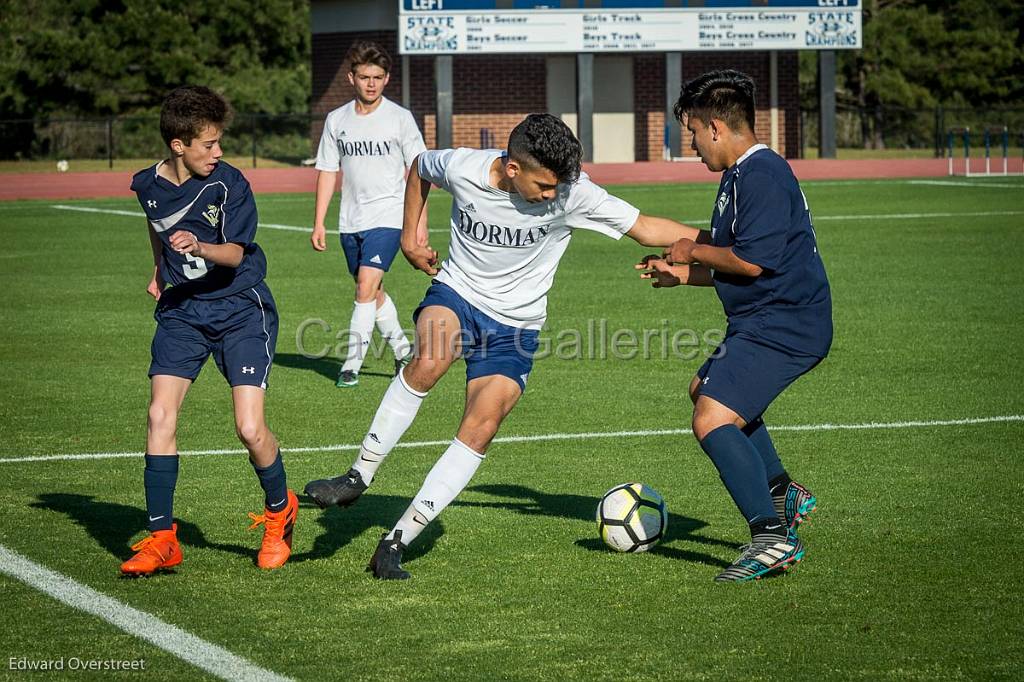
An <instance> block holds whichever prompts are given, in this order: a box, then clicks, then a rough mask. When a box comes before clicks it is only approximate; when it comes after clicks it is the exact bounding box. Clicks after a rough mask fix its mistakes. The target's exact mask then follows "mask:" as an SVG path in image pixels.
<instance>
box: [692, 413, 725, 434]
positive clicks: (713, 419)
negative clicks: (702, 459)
mask: <svg viewBox="0 0 1024 682" xmlns="http://www.w3.org/2000/svg"><path fill="white" fill-rule="evenodd" d="M729 423H730V422H728V421H723V420H722V419H720V418H719V417H718V415H714V414H711V413H709V412H706V411H700V410H694V413H693V424H692V426H693V435H694V437H695V438H696V439H697V440H699V441H701V440H704V438H705V437H707V435H708V434H709V433H711V432H712V431H714V430H715V429H717V428H719V427H720V426H725V425H726V424H729Z"/></svg>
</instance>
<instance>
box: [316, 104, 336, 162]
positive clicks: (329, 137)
mask: <svg viewBox="0 0 1024 682" xmlns="http://www.w3.org/2000/svg"><path fill="white" fill-rule="evenodd" d="M333 123H334V121H333V117H331V116H328V117H327V120H326V121H324V132H323V133H322V134H321V135H320V146H319V147H318V148H317V150H316V169H317V170H320V171H328V172H337V171H338V168H339V167H340V164H341V155H340V154H339V153H338V138H337V137H336V136H335V133H334V125H333Z"/></svg>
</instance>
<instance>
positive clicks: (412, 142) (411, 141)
mask: <svg viewBox="0 0 1024 682" xmlns="http://www.w3.org/2000/svg"><path fill="white" fill-rule="evenodd" d="M402 121H403V125H402V161H403V162H404V163H405V166H406V168H408V167H409V166H411V165H412V162H413V161H414V160H415V159H416V157H417V156H419V155H420V154H422V153H423V152H425V151H427V145H425V144H423V135H421V134H420V129H419V128H418V127H416V119H414V118H413V117H412V114H410V113H408V112H406V114H405V116H403V117H402Z"/></svg>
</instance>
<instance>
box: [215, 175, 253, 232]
mask: <svg viewBox="0 0 1024 682" xmlns="http://www.w3.org/2000/svg"><path fill="white" fill-rule="evenodd" d="M258 222H259V219H258V217H257V213H256V199H255V198H254V197H253V195H252V189H251V188H250V187H249V182H248V181H247V180H246V179H245V178H243V177H239V179H238V181H237V182H235V183H234V184H232V185H231V189H230V190H228V196H227V200H226V201H225V202H224V223H223V227H222V230H221V233H222V234H223V236H224V243H225V244H227V243H233V244H241V245H242V246H249V245H250V244H252V242H253V240H254V239H255V238H256V224H257V223H258Z"/></svg>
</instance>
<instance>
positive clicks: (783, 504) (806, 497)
mask: <svg viewBox="0 0 1024 682" xmlns="http://www.w3.org/2000/svg"><path fill="white" fill-rule="evenodd" d="M772 504H773V505H774V506H775V513H776V515H778V517H779V518H780V519H782V520H783V521H785V522H786V528H788V529H789V530H790V531H796V529H797V528H798V527H799V526H800V524H801V523H803V522H804V521H805V520H807V517H808V516H810V514H811V512H813V511H814V510H815V509H817V508H818V498H816V497H815V496H814V495H813V494H812V493H811V491H810V490H808V489H807V488H805V487H803V486H802V485H800V484H799V483H797V482H796V481H790V482H789V484H788V485H787V486H786V488H785V489H784V490H782V491H778V492H777V493H773V494H772Z"/></svg>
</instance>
